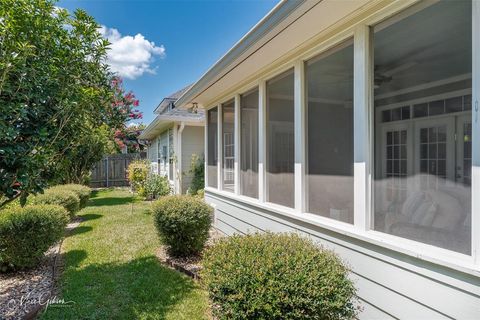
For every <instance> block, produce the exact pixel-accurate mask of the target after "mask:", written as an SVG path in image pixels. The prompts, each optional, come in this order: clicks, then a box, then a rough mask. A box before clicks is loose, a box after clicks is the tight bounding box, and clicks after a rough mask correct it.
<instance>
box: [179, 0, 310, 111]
mask: <svg viewBox="0 0 480 320" xmlns="http://www.w3.org/2000/svg"><path fill="white" fill-rule="evenodd" d="M305 2H307V0H282V1H280V2H279V3H278V4H277V5H276V6H275V7H274V8H273V9H272V10H271V11H270V12H269V13H268V14H267V15H266V16H265V17H264V18H263V19H262V20H260V21H259V22H258V23H257V24H256V25H255V26H254V27H253V28H252V29H250V31H248V32H247V34H246V35H245V36H243V37H242V38H241V39H240V40H239V41H238V42H237V43H236V44H235V45H234V46H233V47H232V48H231V49H230V50H229V51H228V52H227V53H226V54H225V55H224V56H223V57H221V58H220V59H219V60H218V61H217V62H216V63H215V64H214V65H213V66H212V67H211V68H210V69H209V70H208V71H207V72H206V73H205V74H203V75H202V76H201V77H200V79H199V80H198V81H197V82H195V83H194V84H193V85H192V87H190V89H188V90H187V91H186V92H184V94H183V95H182V96H181V97H180V98H178V100H177V102H176V104H177V107H180V108H183V107H184V105H186V104H188V103H190V102H193V101H194V100H195V98H196V97H198V95H200V94H201V93H202V92H203V91H205V90H206V89H207V88H208V87H209V86H211V84H212V82H213V83H214V82H215V81H216V80H215V78H216V77H217V76H219V75H220V73H221V72H222V71H223V70H225V69H227V67H228V66H229V65H231V64H232V63H233V62H234V61H235V60H237V59H238V58H239V57H240V56H241V55H242V54H244V53H245V52H246V51H247V50H248V49H250V48H251V47H252V46H253V45H255V44H256V43H258V41H260V40H261V39H262V38H263V37H264V36H265V35H266V34H267V33H268V32H270V31H271V30H272V29H273V28H275V27H276V26H277V25H278V24H280V23H281V22H282V21H284V20H285V19H286V18H287V17H288V16H289V15H290V14H291V13H292V12H294V11H295V10H296V9H297V8H298V7H300V6H301V5H302V4H303V3H305ZM235 67H236V65H235V66H233V67H232V68H231V69H233V68H235ZM231 69H230V70H231ZM227 72H228V71H227ZM217 80H218V79H217Z"/></svg>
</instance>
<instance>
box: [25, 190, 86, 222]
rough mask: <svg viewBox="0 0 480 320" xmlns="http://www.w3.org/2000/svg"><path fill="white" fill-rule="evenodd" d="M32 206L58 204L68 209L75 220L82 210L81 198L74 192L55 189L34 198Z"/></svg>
mask: <svg viewBox="0 0 480 320" xmlns="http://www.w3.org/2000/svg"><path fill="white" fill-rule="evenodd" d="M31 204H56V205H59V206H62V207H64V208H65V209H67V211H68V213H69V215H70V217H72V218H73V217H74V216H75V213H76V212H77V211H78V210H79V208H80V198H79V197H78V196H77V195H76V194H75V193H73V192H72V191H69V190H60V189H56V188H53V189H47V190H45V192H44V193H43V194H38V195H36V196H35V197H33V198H32V200H31Z"/></svg>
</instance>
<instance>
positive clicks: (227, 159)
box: [222, 101, 235, 192]
mask: <svg viewBox="0 0 480 320" xmlns="http://www.w3.org/2000/svg"><path fill="white" fill-rule="evenodd" d="M234 111H235V104H234V102H233V101H231V102H228V103H225V104H223V105H222V135H223V137H222V142H223V146H222V147H223V159H222V169H223V182H222V183H223V186H222V187H223V190H226V191H231V192H233V191H234V182H235V178H234V175H235V174H234V163H235V139H234V116H235V112H234Z"/></svg>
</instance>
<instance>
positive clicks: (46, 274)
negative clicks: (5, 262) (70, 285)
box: [0, 217, 81, 320]
mask: <svg viewBox="0 0 480 320" xmlns="http://www.w3.org/2000/svg"><path fill="white" fill-rule="evenodd" d="M80 222H81V219H80V218H79V217H76V218H75V219H74V220H73V221H71V222H70V223H69V224H68V226H67V229H66V233H67V234H68V233H70V232H71V231H72V230H73V229H74V228H76V227H77V226H78V225H79V224H80ZM62 243H63V241H60V242H58V243H57V244H55V245H53V246H52V247H51V248H50V249H48V251H47V252H46V253H45V256H44V257H43V259H42V261H41V262H40V264H39V265H38V266H37V267H36V268H34V269H30V270H24V271H17V272H11V273H0V319H2V320H3V319H5V320H6V319H34V318H35V317H36V315H37V314H38V312H40V310H42V308H43V307H44V305H45V304H46V302H47V301H48V299H50V298H52V297H55V296H56V295H57V293H58V288H57V282H58V278H59V275H60V274H61V271H62V269H63V259H62V255H61V248H62Z"/></svg>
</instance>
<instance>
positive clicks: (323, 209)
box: [305, 41, 353, 223]
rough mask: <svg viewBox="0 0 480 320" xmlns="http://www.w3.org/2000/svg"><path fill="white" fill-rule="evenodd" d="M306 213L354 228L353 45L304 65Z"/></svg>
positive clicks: (345, 45) (344, 46)
mask: <svg viewBox="0 0 480 320" xmlns="http://www.w3.org/2000/svg"><path fill="white" fill-rule="evenodd" d="M305 71H306V87H307V117H308V119H307V124H308V128H307V141H308V143H307V154H308V157H307V161H308V162H307V183H308V188H307V189H308V200H307V203H308V212H311V213H315V214H319V215H322V216H325V217H328V218H332V219H335V220H340V221H343V222H347V223H353V44H352V41H349V42H347V43H345V44H343V45H341V46H339V47H338V48H336V49H334V50H332V51H331V52H327V53H326V54H323V55H321V56H319V57H317V58H313V59H312V60H310V61H307V62H306V66H305Z"/></svg>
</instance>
